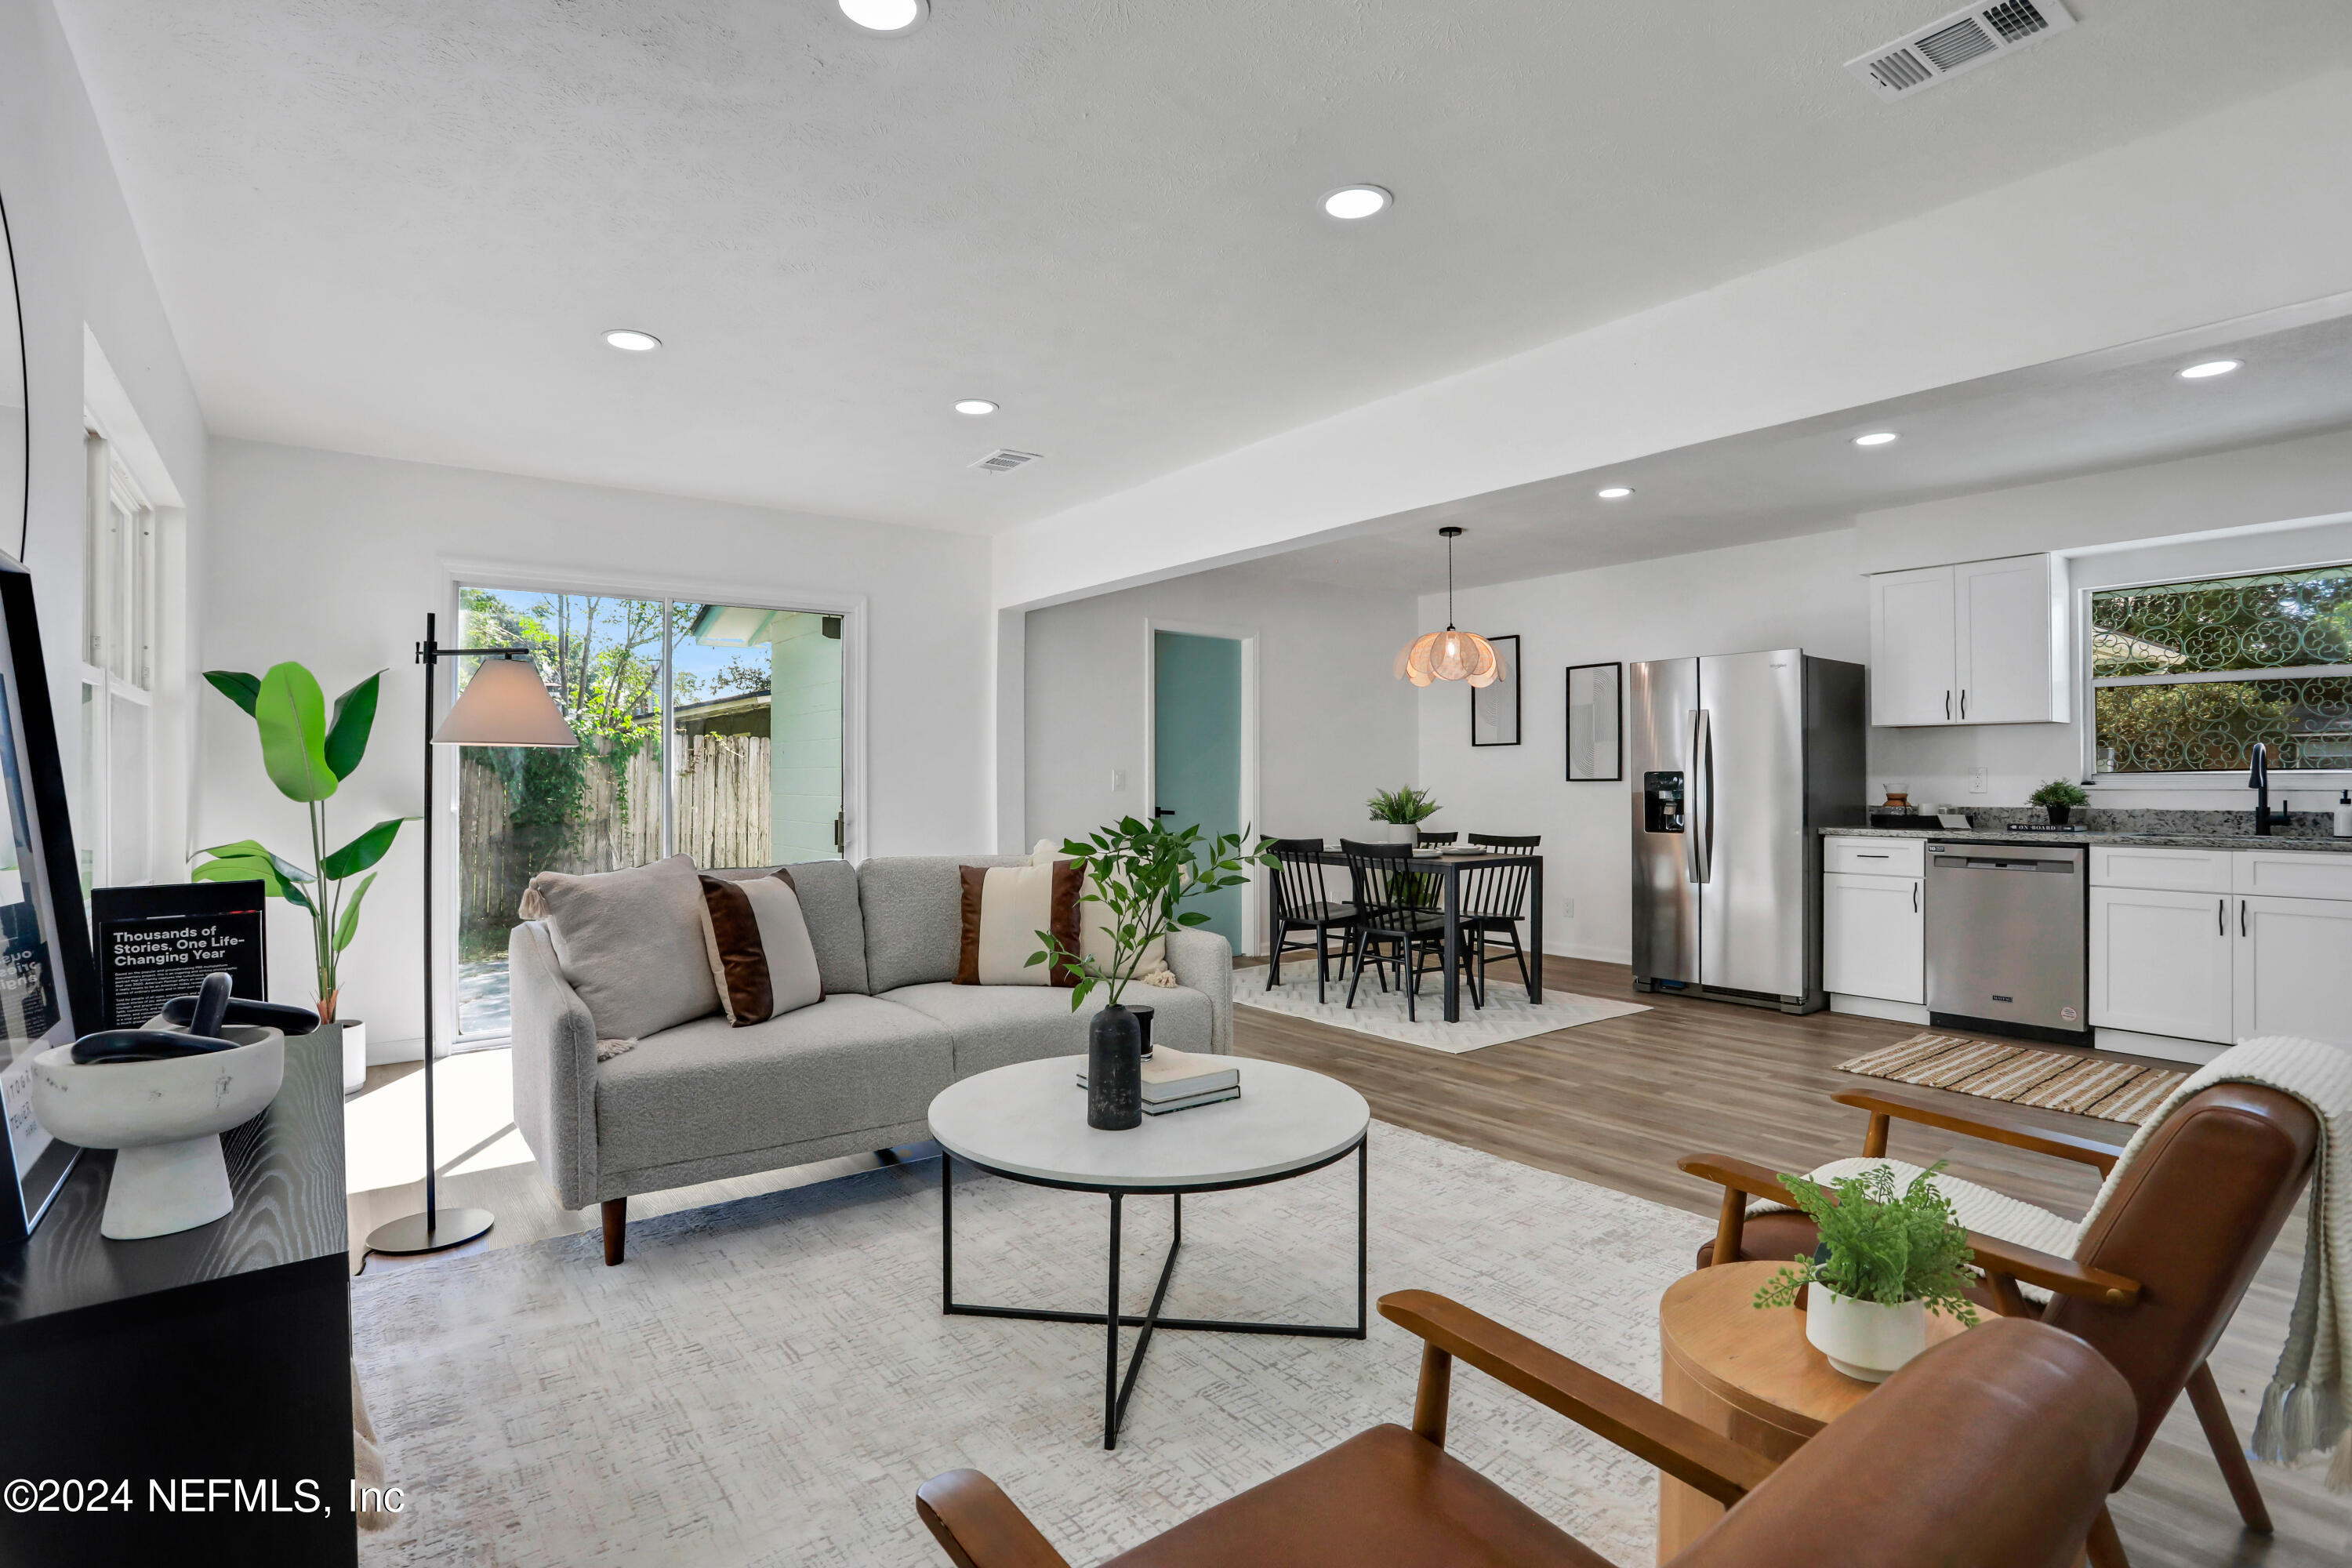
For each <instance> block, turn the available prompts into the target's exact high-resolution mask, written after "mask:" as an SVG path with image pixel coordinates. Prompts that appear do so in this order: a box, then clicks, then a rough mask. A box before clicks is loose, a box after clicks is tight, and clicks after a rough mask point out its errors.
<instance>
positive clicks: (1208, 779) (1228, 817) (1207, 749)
mask: <svg viewBox="0 0 2352 1568" xmlns="http://www.w3.org/2000/svg"><path fill="white" fill-rule="evenodd" d="M1247 653H1248V643H1247V642H1246V640H1245V639H1244V638H1242V637H1222V636H1216V635H1211V634H1204V633H1196V632H1188V631H1171V630H1170V629H1168V628H1166V627H1154V628H1153V629H1152V633H1151V759H1152V765H1151V786H1152V799H1151V805H1152V809H1153V810H1154V812H1155V813H1156V814H1157V815H1158V816H1160V819H1161V820H1162V821H1163V822H1164V823H1166V824H1167V826H1170V827H1172V828H1183V827H1187V826H1194V825H1197V826H1199V827H1200V829H1201V831H1202V835H1203V836H1204V837H1209V836H1214V835H1216V834H1220V833H1239V832H1240V831H1241V830H1242V828H1243V826H1244V811H1245V807H1246V806H1247V805H1250V804H1254V803H1249V802H1245V801H1244V795H1245V794H1254V793H1255V791H1253V790H1249V789H1247V788H1246V785H1247V783H1248V778H1247V774H1248V763H1249V762H1250V761H1251V760H1252V759H1250V758H1248V757H1247V756H1246V754H1245V753H1246V752H1248V750H1249V748H1248V745H1247V739H1248V724H1247V718H1248V715H1247V711H1246V710H1247V709H1248V707H1249V702H1248V681H1247V668H1246V667H1247V665H1248V663H1249V660H1248V658H1247ZM1248 893H1249V889H1246V888H1227V889H1223V890H1222V891H1219V892H1214V893H1210V894H1208V895H1206V896H1204V897H1202V898H1200V899H1197V900H1192V902H1191V903H1190V904H1188V905H1187V906H1186V907H1187V908H1190V909H1196V910H1200V911H1201V912H1202V913H1203V914H1205V915H1207V916H1208V917H1209V922H1208V929H1209V930H1211V931H1215V932H1216V933H1217V934H1218V935H1219V936H1222V937H1223V938H1224V939H1225V940H1226V941H1227V942H1231V943H1232V944H1233V949H1234V952H1249V951H1250V949H1249V946H1248V940H1249V937H1250V935H1251V933H1250V931H1248V929H1247V927H1248V926H1249V924H1250V923H1251V922H1250V921H1248V919H1247V914H1248V910H1249V906H1250V900H1249V898H1248V896H1247V895H1248Z"/></svg>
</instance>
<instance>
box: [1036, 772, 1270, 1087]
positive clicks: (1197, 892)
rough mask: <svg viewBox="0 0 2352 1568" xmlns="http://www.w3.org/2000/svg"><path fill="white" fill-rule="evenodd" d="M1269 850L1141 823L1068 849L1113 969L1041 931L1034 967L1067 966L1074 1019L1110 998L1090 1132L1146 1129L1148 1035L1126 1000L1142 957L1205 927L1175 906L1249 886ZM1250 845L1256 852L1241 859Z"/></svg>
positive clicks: (1245, 835) (1122, 824) (1128, 819)
mask: <svg viewBox="0 0 2352 1568" xmlns="http://www.w3.org/2000/svg"><path fill="white" fill-rule="evenodd" d="M1269 842H1271V841H1270V840H1264V839H1259V840H1253V839H1252V838H1251V837H1250V833H1249V830H1248V829H1247V828H1244V829H1243V830H1242V831H1241V832H1239V833H1221V834H1219V835H1217V836H1216V837H1214V838H1213V839H1209V840H1207V841H1206V842H1205V843H1204V842H1203V841H1202V835H1201V829H1200V826H1199V825H1197V824H1195V825H1194V826H1190V827H1183V828H1174V829H1171V828H1166V827H1162V826H1160V824H1159V822H1158V821H1157V820H1156V819H1155V820H1153V821H1150V822H1146V821H1144V820H1143V819H1142V818H1140V817H1135V816H1123V817H1121V818H1119V820H1118V823H1117V824H1116V825H1115V826H1109V827H1105V828H1101V829H1098V830H1097V832H1096V833H1095V834H1094V835H1093V837H1088V838H1070V839H1065V840H1064V841H1063V843H1062V853H1063V854H1064V855H1066V856H1067V857H1068V858H1071V859H1072V860H1075V861H1076V862H1077V863H1078V866H1079V874H1080V875H1081V876H1083V877H1084V878H1085V879H1086V895H1087V898H1089V899H1092V900H1100V902H1101V903H1102V904H1103V906H1104V907H1105V908H1106V909H1107V910H1108V911H1109V919H1108V921H1107V922H1106V930H1107V931H1108V936H1109V938H1110V949H1111V956H1110V962H1109V963H1107V964H1106V963H1103V962H1102V961H1101V960H1100V959H1099V958H1097V957H1091V956H1089V955H1087V953H1086V952H1083V951H1078V950H1074V949H1071V948H1068V947H1066V946H1064V945H1063V944H1062V943H1061V942H1059V941H1058V940H1056V939H1055V936H1054V933H1053V932H1051V931H1039V932H1038V933H1037V937H1038V940H1039V942H1041V943H1042V944H1043V945H1042V946H1040V947H1039V948H1038V950H1037V951H1036V952H1034V953H1031V954H1030V955H1029V962H1030V963H1033V964H1034V963H1055V964H1057V965H1066V966H1067V967H1068V969H1069V970H1070V971H1071V972H1072V973H1076V975H1077V977H1078V981H1077V984H1076V985H1075V986H1074V987H1072V988H1071V991H1070V1010H1071V1011H1072V1012H1074V1013H1075V1012H1076V1011H1077V1010H1078V1009H1079V1008H1080V1007H1082V1006H1084V1005H1086V1000H1087V997H1088V996H1090V995H1092V994H1094V992H1095V989H1096V987H1097V986H1099V987H1101V988H1102V989H1103V990H1104V991H1105V992H1107V993H1108V1005H1107V1006H1105V1007H1104V1008H1103V1010H1102V1011H1101V1012H1099V1013H1097V1014H1096V1015H1095V1016H1094V1021H1093V1022H1092V1023H1091V1024H1089V1025H1088V1026H1087V1126H1089V1127H1099V1128H1103V1129H1106V1130H1108V1131H1124V1130H1125V1129H1128V1128H1130V1127H1139V1126H1141V1125H1142V1124H1143V1030H1142V1027H1141V1026H1140V1025H1139V1024H1138V1022H1137V1021H1136V1016H1135V1014H1134V1012H1133V1011H1132V1010H1130V1009H1129V1007H1128V1006H1127V1005H1126V1004H1125V1002H1124V1001H1123V1000H1122V998H1123V997H1124V996H1125V994H1126V993H1127V988H1128V986H1129V984H1132V983H1133V982H1134V980H1135V973H1136V970H1137V968H1138V967H1139V965H1140V963H1142V960H1143V955H1144V952H1145V951H1146V950H1147V949H1148V948H1150V945H1151V944H1152V943H1153V942H1156V941H1158V940H1159V939H1160V938H1161V937H1163V936H1166V935H1167V934H1168V932H1169V931H1170V930H1171V929H1173V928H1176V927H1190V926H1198V925H1206V924H1207V923H1208V920H1209V917H1208V916H1207V915H1205V914H1203V913H1202V912H1201V911H1200V910H1180V909H1178V908H1177V906H1178V905H1179V904H1181V903H1182V902H1183V901H1184V900H1187V899H1192V898H1198V897H1199V896H1201V895H1202V894H1203V893H1213V892H1216V891H1217V890H1218V889H1223V888H1238V887H1240V886H1241V885H1242V884H1244V882H1246V881H1248V880H1249V873H1248V871H1247V870H1246V869H1245V868H1247V867H1250V866H1254V865H1265V864H1270V863H1271V862H1272V860H1273V858H1274V857H1273V856H1272V855H1271V854H1270V853H1268V852H1267V850H1266V848H1265V845H1266V844H1267V843H1269ZM1244 844H1255V847H1253V848H1250V849H1247V850H1244V848H1243V845H1244ZM1083 946H1084V942H1083V940H1081V942H1080V947H1081V948H1083Z"/></svg>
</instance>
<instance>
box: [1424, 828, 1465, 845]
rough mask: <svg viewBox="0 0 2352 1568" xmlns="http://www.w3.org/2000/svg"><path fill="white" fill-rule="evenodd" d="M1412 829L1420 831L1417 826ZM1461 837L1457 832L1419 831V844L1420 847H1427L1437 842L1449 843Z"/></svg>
mask: <svg viewBox="0 0 2352 1568" xmlns="http://www.w3.org/2000/svg"><path fill="white" fill-rule="evenodd" d="M1413 831H1414V832H1416V833H1421V830H1420V829H1419V828H1415V829H1414V830H1413ZM1459 837H1462V835H1460V834H1459V833H1421V844H1422V847H1423V848H1429V847H1433V846H1435V845H1439V844H1451V843H1453V842H1454V840H1455V839H1457V838H1459Z"/></svg>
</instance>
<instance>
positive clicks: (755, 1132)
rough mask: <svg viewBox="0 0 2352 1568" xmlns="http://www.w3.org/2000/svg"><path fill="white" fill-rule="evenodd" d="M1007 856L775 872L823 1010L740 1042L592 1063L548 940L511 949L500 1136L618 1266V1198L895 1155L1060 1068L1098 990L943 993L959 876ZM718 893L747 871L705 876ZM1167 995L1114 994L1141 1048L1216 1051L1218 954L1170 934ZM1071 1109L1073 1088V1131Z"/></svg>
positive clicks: (1221, 994)
mask: <svg viewBox="0 0 2352 1568" xmlns="http://www.w3.org/2000/svg"><path fill="white" fill-rule="evenodd" d="M1023 863H1024V859H1023V858H1006V857H1003V856H975V857H972V858H967V859H957V858H948V857H936V858H933V857H924V858H896V859H876V860H868V861H866V863H865V864H863V865H861V866H856V867H853V866H851V865H849V864H848V863H847V862H846V861H841V860H818V861H812V862H810V863H808V864H806V865H800V866H794V867H793V868H792V873H793V882H794V884H795V885H796V886H797V887H798V888H799V889H800V895H801V906H802V909H803V912H804V913H805V914H806V916H807V919H808V925H809V935H810V938H811V940H812V942H814V946H815V948H816V958H817V968H818V970H819V972H820V973H821V974H822V975H823V977H824V992H825V995H824V1001H822V1002H819V1003H818V1004H816V1005H814V1006H813V1007H803V1008H802V1009H800V1010H799V1011H797V1012H793V1013H787V1014H785V1015H784V1016H782V1017H780V1018H773V1019H771V1020H770V1021H768V1022H767V1023H764V1024H754V1025H751V1026H746V1027H744V1028H740V1029H739V1028H735V1027H733V1026H730V1024H729V1023H728V1021H727V1019H726V1017H725V1016H724V1015H722V1014H719V1013H713V1014H711V1015H710V1016H708V1017H703V1018H698V1019H695V1020H694V1021H693V1022H691V1023H688V1024H681V1025H679V1026H677V1027H676V1028H671V1029H665V1030H663V1031H662V1032H661V1033H659V1034H657V1035H649V1036H647V1037H645V1038H643V1039H641V1040H639V1041H638V1042H637V1043H636V1045H635V1047H632V1048H631V1049H629V1050H628V1051H627V1052H625V1053H624V1054H622V1055H619V1056H616V1057H614V1058H612V1059H611V1060H609V1061H604V1062H599V1061H598V1060H597V1059H596V1030H595V1026H594V1024H593V1022H592V1021H591V1019H590V1017H589V1014H588V1009H587V1008H586V1006H584V1005H583V1004H582V1002H581V1000H580V997H579V995H578V994H576V993H575V992H574V991H573V990H572V986H571V984H569V983H568V982H567V981H566V980H565V978H564V975H563V973H562V969H561V967H560V966H559V965H558V964H557V963H556V959H555V947H554V944H553V942H552V941H551V938H550V936H549V934H548V931H547V928H546V926H545V925H544V924H543V923H542V922H541V921H524V922H523V923H522V924H520V925H519V926H517V927H515V929H514V931H513V934H512V936H511V937H510V938H509V945H508V950H507V951H508V967H509V975H510V979H511V988H512V998H513V1002H512V1005H513V1010H514V1014H513V1034H514V1109H515V1125H516V1127H517V1128H519V1129H520V1131H521V1132H522V1136H523V1141H524V1142H527V1143H529V1144H530V1152H532V1154H534V1155H536V1156H537V1157H538V1160H539V1168H540V1170H541V1173H544V1174H545V1175H546V1177H547V1179H548V1181H549V1183H550V1184H551V1185H553V1187H554V1188H555V1191H556V1194H557V1197H558V1199H559V1201H561V1202H562V1205H563V1206H564V1207H566V1208H584V1207H586V1206H587V1205H590V1204H592V1203H596V1204H602V1205H604V1261H605V1262H606V1263H608V1264H610V1263H618V1262H619V1261H620V1260H621V1257H622V1250H623V1237H624V1234H625V1231H624V1227H625V1226H626V1224H627V1221H628V1200H629V1196H630V1194H635V1193H650V1192H659V1191H661V1190H662V1189H664V1188H667V1187H682V1186H687V1185H689V1184H693V1183H696V1182H710V1181H717V1180H719V1178H721V1177H723V1176H740V1175H746V1174H749V1173H753V1172H758V1171H771V1170H775V1169H778V1168H780V1167H782V1166H787V1165H801V1164H806V1163H809V1162H811V1161H814V1160H825V1159H831V1158H833V1157H834V1156H835V1155H839V1154H850V1153H857V1152H866V1151H872V1150H882V1149H888V1148H892V1147H895V1146H896V1145H898V1144H901V1143H912V1142H918V1141H919V1140H921V1139H924V1138H928V1137H929V1135H930V1132H929V1124H928V1122H927V1121H925V1112H926V1111H927V1110H928V1109H929V1105H930V1102H931V1098H932V1096H934V1095H936V1094H938V1093H939V1092H940V1090H941V1089H945V1088H946V1087H947V1086H948V1085H949V1084H950V1083H953V1082H955V1081H956V1080H957V1079H962V1078H968V1077H970V1076H971V1075H972V1074H973V1073H979V1072H986V1071H987V1070H988V1069H989V1068H998V1067H1003V1066H1004V1065H1006V1064H1007V1063H1009V1062H1019V1061H1029V1060H1033V1059H1034V1058H1039V1057H1055V1056H1075V1055H1076V1054H1078V1053H1080V1052H1082V1051H1084V1050H1085V1049H1086V1048H1087V1023H1088V1021H1089V1020H1090V1019H1091V1018H1092V1016H1093V1015H1094V1014H1095V1013H1096V1012H1097V1010H1098V1009H1099V1008H1100V1006H1101V1005H1102V998H1101V994H1100V993H1097V994H1096V995H1095V996H1093V997H1090V998H1088V1000H1087V1005H1086V1006H1085V1007H1084V1008H1082V1009H1080V1010H1079V1011H1077V1012H1076V1013H1073V1012H1072V1011H1071V1010H1070V994H1069V993H1068V992H1067V991H1066V990H1056V989H1054V988H1052V987H1048V986H1043V985H957V984H953V981H954V978H955V972H956V959H957V955H958V952H959V949H960V948H961V942H962V920H963V915H962V910H963V903H962V900H963V893H962V885H961V877H960V874H959V871H958V868H959V867H962V866H1010V865H1019V864H1023ZM715 874H716V875H719V876H730V877H755V876H761V875H764V874H765V873H764V872H762V871H759V870H745V871H721V872H718V873H715ZM1168 966H1169V968H1170V969H1171V970H1173V971H1174V972H1175V974H1176V978H1177V980H1178V982H1179V984H1177V985H1175V986H1173V987H1160V986H1149V985H1139V986H1134V987H1131V988H1130V989H1129V994H1128V996H1127V998H1126V999H1127V1000H1128V1001H1129V1002H1130V1003H1149V1004H1150V1005H1151V1006H1152V1007H1153V1008H1154V1009H1156V1012H1155V1014H1154V1017H1153V1024H1152V1038H1153V1040H1154V1041H1155V1042H1158V1041H1165V1042H1167V1043H1168V1044H1170V1045H1172V1046H1176V1047H1181V1048H1182V1049H1184V1050H1189V1051H1217V1052H1223V1051H1228V1050H1231V1049H1232V1048H1233V1037H1234V1014H1233V955H1232V952H1231V950H1230V949H1228V948H1227V947H1226V945H1225V941H1224V939H1223V937H1220V936H1216V935H1213V934H1211V933H1209V932H1207V931H1171V932H1170V933H1169V936H1168ZM1082 1105H1083V1101H1082V1097H1080V1096H1079V1094H1078V1091H1077V1090H1076V1088H1075V1087H1074V1088H1073V1089H1071V1107H1072V1114H1074V1115H1076V1114H1078V1113H1079V1111H1080V1110H1081V1109H1082Z"/></svg>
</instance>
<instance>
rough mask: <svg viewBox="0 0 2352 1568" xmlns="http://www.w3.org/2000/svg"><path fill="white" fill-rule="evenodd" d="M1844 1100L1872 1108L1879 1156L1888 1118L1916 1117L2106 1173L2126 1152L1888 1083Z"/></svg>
mask: <svg viewBox="0 0 2352 1568" xmlns="http://www.w3.org/2000/svg"><path fill="white" fill-rule="evenodd" d="M1830 1099H1831V1100H1833V1101H1835V1102H1836V1103H1837V1104H1839V1105H1851V1106H1853V1108H1854V1109H1855V1110H1867V1111H1869V1112H1870V1131H1869V1133H1868V1135H1867V1136H1866V1137H1865V1138H1864V1143H1863V1151H1862V1152H1864V1154H1866V1155H1869V1156H1872V1157H1876V1156H1878V1155H1881V1154H1884V1153H1885V1152H1886V1131H1885V1119H1886V1118H1888V1117H1892V1118H1894V1119H1895V1121H1916V1122H1918V1123H1920V1124H1921V1125H1922V1126H1927V1127H1940V1128H1942V1129H1943V1130H1944V1131H1947V1132H1965V1133H1968V1134H1969V1136H1971V1137H1975V1138H1982V1139H1985V1140H1986V1141H1988V1142H1993V1143H2006V1144H2008V1145H2009V1146H2010V1147H2011V1148H2012V1149H2031V1150H2032V1151H2033V1152H2035V1153H2037V1154H2054V1155H2056V1156H2057V1157H2058V1158H2059V1159H2061V1160H2072V1161H2074V1162H2075V1163H2077V1164H2083V1165H2093V1166H2096V1167H2097V1168H2098V1172H2099V1173H2100V1174H2101V1175H2103V1176H2104V1175H2105V1174H2106V1173H2109V1172H2110V1171H2113V1170H2114V1169H2115V1168H2116V1161H2118V1160H2120V1159H2122V1158H2123V1155H2124V1151H2123V1145H2122V1144H2120V1143H2105V1142H2100V1141H2099V1140H2098V1139H2096V1138H2084V1137H2082V1136H2080V1135H2079V1134H2076V1133H2073V1132H2053V1131H2050V1130H2048V1129H2047V1128H2042V1127H2032V1126H2028V1125H2027V1124H2026V1123H2024V1122H2023V1121H2009V1120H2007V1119H2005V1118H2003V1117H2001V1116H2000V1115H1999V1114H1998V1113H1996V1112H1993V1111H1980V1112H1971V1111H1968V1110H1960V1109H1958V1108H1957V1107H1954V1106H1949V1105H1945V1104H1940V1103H1935V1102H1930V1101H1927V1100H1914V1099H1912V1098H1910V1097H1909V1096H1908V1095H1902V1094H1892V1093H1889V1092H1887V1091H1885V1090H1884V1089H1841V1090H1840V1091H1838V1092H1837V1093H1835V1094H1833V1095H1831V1096H1830Z"/></svg>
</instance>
